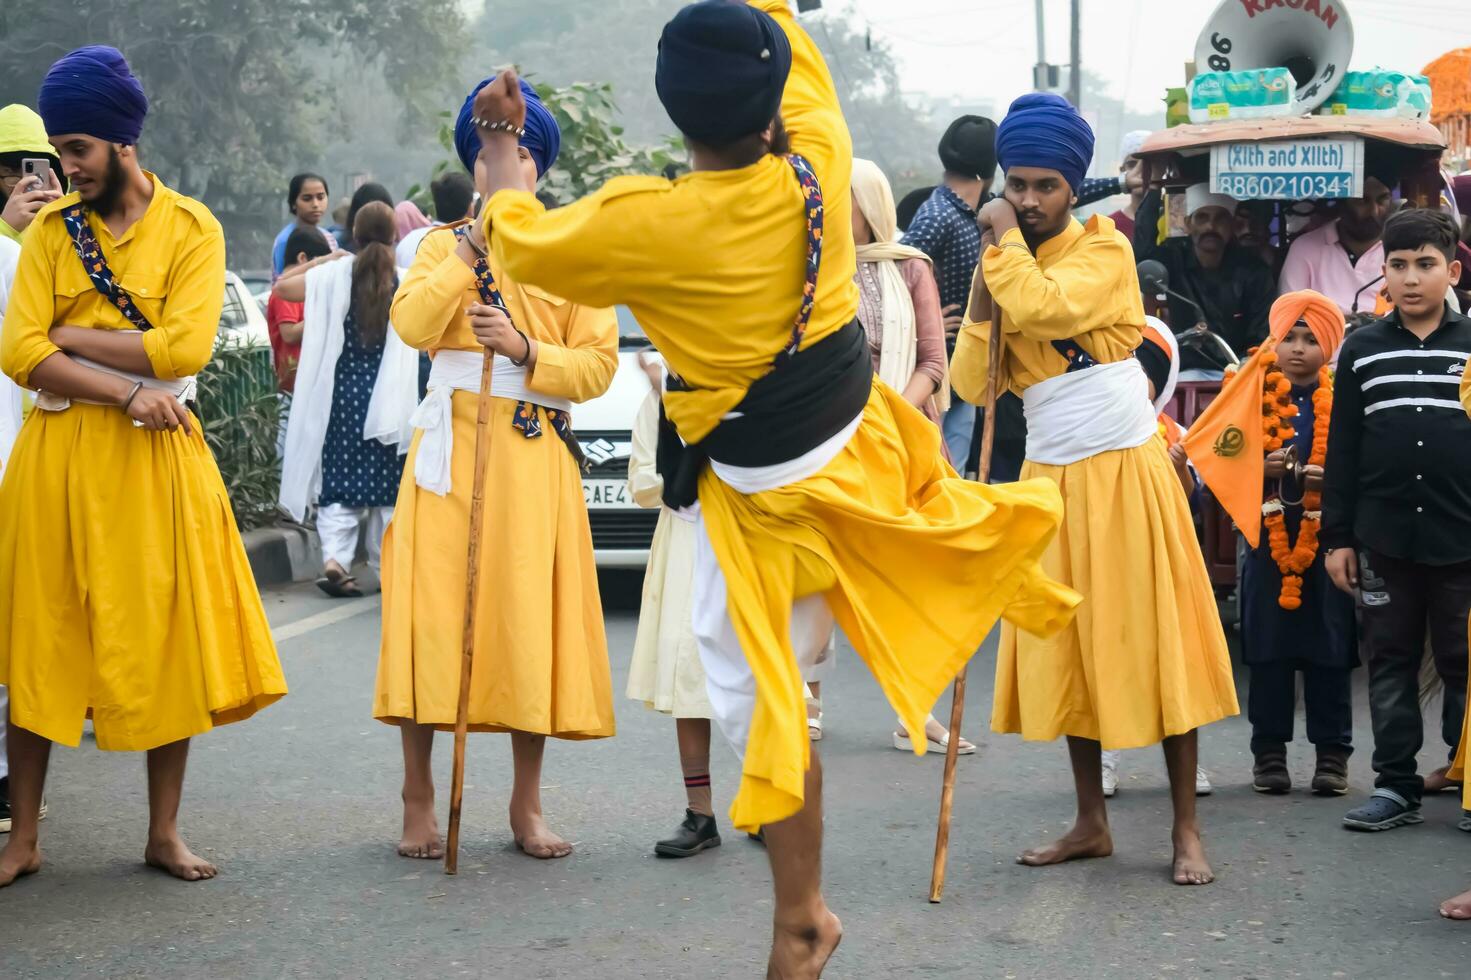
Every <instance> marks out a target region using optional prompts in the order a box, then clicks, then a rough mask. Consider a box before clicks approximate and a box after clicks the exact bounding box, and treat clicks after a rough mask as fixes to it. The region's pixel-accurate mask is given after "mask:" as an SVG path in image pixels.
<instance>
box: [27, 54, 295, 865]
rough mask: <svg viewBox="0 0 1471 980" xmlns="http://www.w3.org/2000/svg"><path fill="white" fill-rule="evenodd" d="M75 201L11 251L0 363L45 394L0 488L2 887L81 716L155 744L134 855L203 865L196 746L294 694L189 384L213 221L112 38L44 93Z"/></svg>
mask: <svg viewBox="0 0 1471 980" xmlns="http://www.w3.org/2000/svg"><path fill="white" fill-rule="evenodd" d="M40 108H41V118H42V120H43V121H44V122H45V125H46V132H47V133H48V134H49V136H50V141H51V145H52V146H54V147H55V148H56V151H57V155H58V157H59V158H60V161H61V167H62V169H63V171H64V172H65V174H66V176H67V179H68V180H69V181H70V182H71V186H72V187H73V188H74V191H73V193H71V194H68V195H66V196H64V197H62V198H61V199H60V200H58V201H56V202H54V203H52V204H50V205H48V206H46V207H45V208H44V209H42V211H41V212H40V214H39V215H37V217H36V220H35V222H34V223H33V224H32V225H31V227H30V230H29V231H28V232H27V233H26V236H25V242H24V244H23V246H22V248H21V255H20V266H19V269H18V270H17V273H16V277H15V287H14V290H13V291H12V293H11V295H10V303H9V307H8V308H7V310H6V314H5V327H4V332H3V336H0V369H3V370H4V372H5V373H6V374H7V375H9V376H10V377H11V378H13V379H14V380H15V382H16V383H17V384H19V385H21V386H22V387H25V388H31V389H34V390H36V391H37V392H38V395H37V398H36V410H35V411H34V412H32V413H31V415H30V417H29V418H28V419H27V420H26V422H25V424H24V426H22V428H21V431H20V434H19V436H18V437H17V438H16V441H15V447H14V449H13V450H12V452H11V456H10V460H9V463H8V465H7V466H6V468H5V475H4V481H3V483H0V623H4V624H5V626H4V628H3V629H0V683H4V684H7V685H8V686H9V689H10V721H11V724H10V735H9V741H10V746H9V749H10V762H11V768H10V805H11V811H12V816H13V826H12V830H11V834H10V839H9V841H8V842H7V843H6V845H5V850H4V851H3V852H0V886H4V885H8V884H10V883H11V882H12V881H14V880H15V879H16V878H17V877H19V876H21V875H25V874H30V873H32V872H34V871H36V870H38V869H39V868H40V866H41V851H40V847H39V844H38V837H37V820H38V818H39V813H40V808H41V792H42V789H43V787H44V784H45V779H46V763H47V759H48V758H49V756H50V752H51V743H52V742H60V743H62V744H63V745H76V744H77V743H78V742H79V741H80V739H81V735H82V721H83V719H84V718H85V717H86V716H87V715H88V714H89V713H90V714H91V716H92V723H93V728H94V730H95V732H96V735H97V746H98V747H99V748H101V749H110V750H121V751H140V752H147V754H148V804H149V826H148V844H147V847H146V848H145V850H144V852H143V853H144V859H145V860H146V861H147V862H148V863H149V864H150V865H153V866H154V867H157V868H161V869H163V870H164V871H166V872H168V873H169V874H171V875H174V876H175V877H178V878H182V879H184V880H185V881H200V880H203V879H206V878H213V877H214V876H215V874H216V869H215V866H214V865H213V864H211V863H210V862H208V861H206V860H204V859H203V858H201V857H199V856H197V855H195V854H194V853H193V852H192V851H191V850H190V849H189V847H188V846H187V845H186V844H185V843H184V841H183V838H181V837H180V836H179V829H178V824H177V819H178V811H179V801H180V798H181V796H182V793H183V788H184V766H185V762H186V760H187V758H188V755H189V740H190V738H192V737H193V736H195V735H199V734H202V733H203V732H207V731H209V730H210V729H211V728H214V727H215V726H217V725H225V724H229V723H230V722H234V721H240V720H242V719H245V718H248V717H250V716H251V715H252V714H254V713H255V712H256V711H257V710H259V709H261V708H263V707H265V706H266V705H268V704H271V703H272V702H274V701H276V700H277V699H278V698H280V697H282V696H283V695H284V694H285V693H286V682H285V680H284V679H283V678H282V676H281V665H280V662H279V661H278V660H277V657H276V649H275V645H274V644H273V642H272V640H271V631H270V627H269V625H268V624H267V623H266V616H265V611H264V609H262V607H261V602H260V596H259V594H258V593H257V592H256V587H255V580H254V578H253V577H252V575H251V571H250V564H249V562H248V561H247V560H246V557H245V549H244V546H243V545H242V544H241V541H240V535H239V532H238V531H237V530H236V528H235V519H234V517H233V515H232V514H231V512H230V503H229V497H228V496H227V494H226V492H225V486H224V483H223V482H222V481H221V479H220V473H219V470H218V469H217V468H216V467H215V462H214V458H213V457H212V456H211V455H210V451H209V448H208V447H207V446H206V445H205V442H204V434H203V432H202V431H201V430H200V428H199V420H198V419H196V418H195V417H194V415H193V413H192V412H191V411H190V410H189V408H188V404H189V402H191V401H192V400H193V398H194V389H195V385H194V375H195V374H196V373H198V372H199V370H200V369H201V368H203V367H204V365H205V363H206V362H207V361H208V360H209V358H210V355H211V354H212V352H213V350H214V341H215V333H216V331H217V330H218V329H219V324H220V307H221V304H222V302H223V295H224V281H225V239H224V235H223V233H222V232H221V230H220V224H219V222H218V221H216V220H215V218H214V216H213V215H212V214H210V212H209V210H208V209H207V208H206V207H205V206H204V205H203V204H200V203H199V202H198V201H194V200H191V199H189V198H187V197H183V196H181V195H180V194H178V193H177V192H176V191H173V190H171V189H170V188H168V187H166V186H164V184H163V182H162V181H160V180H159V179H158V178H157V177H155V176H154V175H153V174H151V173H149V172H148V171H146V170H143V169H142V168H141V167H140V166H139V165H138V137H139V135H140V134H141V132H142V129H143V118H144V115H145V114H146V113H147V111H148V100H147V98H146V97H145V96H144V94H143V87H142V85H140V84H139V82H138V80H137V79H136V78H134V77H133V73H132V72H131V71H130V70H129V69H128V63H127V62H126V61H125V60H124V59H123V56H122V54H121V53H119V52H118V51H117V50H115V49H113V48H106V47H86V48H80V49H78V50H76V51H73V52H71V53H70V54H68V55H66V56H65V57H63V58H62V59H61V60H60V61H58V62H56V64H55V65H53V66H52V67H51V70H50V71H49V72H48V73H47V75H46V79H45V81H43V82H42V83H41V95H40Z"/></svg>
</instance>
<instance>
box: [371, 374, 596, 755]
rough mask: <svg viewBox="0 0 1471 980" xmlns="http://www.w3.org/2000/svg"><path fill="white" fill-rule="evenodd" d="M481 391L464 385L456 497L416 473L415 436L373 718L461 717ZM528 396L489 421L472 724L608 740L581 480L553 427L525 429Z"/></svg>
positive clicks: (393, 539) (386, 574) (393, 536)
mask: <svg viewBox="0 0 1471 980" xmlns="http://www.w3.org/2000/svg"><path fill="white" fill-rule="evenodd" d="M477 398H478V396H477V395H476V394H475V393H474V392H466V391H456V392H455V393H454V427H455V429H454V432H455V438H454V458H453V460H452V461H451V480H452V482H453V489H452V490H451V491H450V492H449V493H448V494H446V495H445V496H443V497H441V496H439V495H437V494H434V493H431V492H430V491H428V490H424V489H422V488H420V487H419V486H418V485H417V484H416V483H415V482H414V461H415V459H416V458H417V456H418V450H419V438H420V436H415V439H414V445H413V447H412V449H411V450H410V452H409V458H408V460H407V462H406V464H405V466H404V475H403V482H402V483H401V484H400V485H399V491H398V506H397V508H396V509H395V511H394V514H393V521H392V523H391V524H389V526H388V534H387V536H386V537H385V538H384V540H383V641H382V647H381V650H380V653H379V657H378V683H377V690H376V692H375V694H374V697H373V716H374V717H375V718H377V719H378V720H379V721H383V722H387V723H388V724H398V723H399V722H400V721H402V720H404V719H408V720H410V721H414V722H417V723H419V724H421V725H433V726H435V727H437V728H439V729H442V730H450V729H453V728H454V724H455V708H456V705H457V703H458V700H459V689H460V660H461V656H462V645H463V635H464V615H465V559H466V548H467V546H468V541H469V537H470V495H471V489H472V486H473V484H474V477H475V474H474V470H475V411H476V401H477ZM515 406H516V403H515V402H513V401H510V400H509V399H505V398H494V399H492V410H491V417H490V425H489V429H488V430H487V435H488V437H489V439H490V461H489V466H488V480H487V482H486V489H485V516H484V522H483V524H482V525H481V540H480V579H479V590H478V599H479V604H478V606H477V607H476V613H475V616H476V619H475V653H474V661H473V665H472V667H471V671H470V728H471V730H473V731H477V732H507V731H518V732H534V733H538V734H542V735H552V736H556V737H557V738H572V739H579V738H606V737H607V736H609V735H612V734H613V730H614V724H613V693H612V691H613V682H612V678H611V676H610V673H609V670H608V645H607V640H606V639H605V637H604V634H603V610H602V602H601V600H600V598H599V596H598V577H597V567H596V564H595V563H594V561H593V551H592V531H591V530H590V529H589V527H588V523H587V508H586V506H585V505H584V504H583V498H582V481H581V478H580V476H579V475H578V472H577V464H576V462H575V461H574V460H573V459H572V454H571V453H570V452H569V451H568V449H567V446H566V444H565V443H563V442H562V440H561V439H560V438H558V436H557V434H556V433H555V432H554V431H552V427H551V425H550V424H547V423H545V422H544V424H543V426H542V435H541V436H539V437H538V438H535V439H528V438H526V437H525V436H524V435H523V434H522V433H521V432H520V431H519V430H517V429H515V428H513V427H512V425H511V418H512V415H513V414H514V412H515Z"/></svg>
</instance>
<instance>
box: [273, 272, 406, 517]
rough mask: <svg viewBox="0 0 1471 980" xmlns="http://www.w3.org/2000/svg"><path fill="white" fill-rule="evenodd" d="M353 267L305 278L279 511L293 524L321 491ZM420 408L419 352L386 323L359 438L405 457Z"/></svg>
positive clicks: (350, 298)
mask: <svg viewBox="0 0 1471 980" xmlns="http://www.w3.org/2000/svg"><path fill="white" fill-rule="evenodd" d="M353 262H354V259H353V258H352V257H351V256H349V257H345V258H341V259H338V260H336V261H334V262H328V263H327V264H325V265H321V266H317V267H316V268H314V269H311V270H309V271H308V272H307V273H306V306H305V308H304V310H303V313H304V323H303V328H304V329H303V332H302V338H301V362H300V364H299V365H298V366H297V369H296V390H295V393H294V394H293V395H292V397H291V415H290V417H289V419H288V420H287V424H286V453H285V457H284V458H283V460H282V463H281V496H280V502H281V506H282V507H283V508H285V510H286V512H287V513H289V514H290V515H291V516H292V517H293V518H294V519H296V520H298V521H300V520H303V519H305V517H306V510H307V507H308V506H309V505H310V504H312V503H313V502H315V500H316V497H317V494H318V492H320V490H321V488H322V445H323V443H324V442H325V441H326V438H327V422H328V421H329V420H330V418H331V417H332V389H333V387H334V385H335V384H336V379H337V359H338V357H340V356H341V355H342V345H343V343H344V340H345V338H346V333H345V331H344V329H343V324H344V321H346V319H347V311H348V308H349V307H350V306H351V304H352V266H353ZM404 275H405V270H403V269H399V270H398V276H399V279H400V280H402V279H403V277H404ZM418 401H419V352H418V351H416V350H414V349H413V348H412V347H410V346H409V345H408V344H405V343H404V342H403V340H401V339H400V338H399V336H398V332H397V331H396V330H394V329H393V323H392V322H391V321H390V322H389V324H388V330H387V332H386V334H385V336H384V343H383V359H382V360H381V361H380V362H379V363H378V377H377V379H376V380H375V381H374V382H373V395H372V397H371V398H370V399H369V400H368V414H367V417H366V418H365V419H364V420H363V438H364V439H376V440H378V441H379V442H381V443H383V444H384V445H385V446H393V445H397V446H398V451H399V453H400V454H403V453H406V452H408V451H409V441H410V440H411V439H412V438H413V435H414V427H413V425H412V424H411V422H410V419H411V418H412V417H413V414H414V409H415V407H416V406H417V405H418Z"/></svg>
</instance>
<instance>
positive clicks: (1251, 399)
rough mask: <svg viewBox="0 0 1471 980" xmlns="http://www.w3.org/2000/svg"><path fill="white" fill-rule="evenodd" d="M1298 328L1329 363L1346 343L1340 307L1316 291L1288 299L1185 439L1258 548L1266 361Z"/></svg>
mask: <svg viewBox="0 0 1471 980" xmlns="http://www.w3.org/2000/svg"><path fill="white" fill-rule="evenodd" d="M1299 322H1303V323H1306V324H1307V325H1308V329H1309V330H1311V331H1312V332H1313V336H1314V337H1316V338H1317V339H1318V345H1319V346H1320V347H1322V348H1323V359H1324V361H1325V362H1326V361H1327V360H1328V359H1330V358H1332V357H1333V352H1334V351H1335V350H1337V349H1338V345H1339V344H1341V343H1343V313H1342V312H1341V311H1340V310H1339V309H1338V304H1337V303H1335V302H1333V301H1332V300H1331V299H1329V298H1328V297H1326V296H1324V295H1323V294H1322V293H1318V292H1314V291H1313V290H1311V289H1304V290H1300V291H1299V292H1295V293H1288V294H1287V295H1286V296H1282V297H1280V298H1279V299H1278V300H1277V302H1275V303H1273V304H1272V312H1271V314H1270V315H1269V317H1268V323H1270V325H1271V332H1270V333H1269V334H1268V336H1267V339H1266V340H1265V341H1263V343H1262V346H1261V349H1260V350H1258V351H1257V352H1256V353H1254V354H1252V356H1251V357H1250V358H1248V359H1247V361H1246V363H1245V364H1243V365H1241V369H1240V370H1239V371H1237V372H1236V374H1235V376H1233V377H1232V378H1230V379H1229V380H1228V381H1227V382H1226V384H1225V386H1224V387H1223V388H1222V389H1221V393H1220V394H1219V395H1218V396H1216V399H1215V401H1213V402H1211V403H1210V405H1209V406H1208V407H1207V408H1206V410H1205V411H1204V412H1202V413H1201V415H1200V417H1199V418H1198V419H1196V420H1195V424H1194V425H1192V426H1191V427H1190V431H1189V432H1188V433H1187V434H1186V436H1185V439H1184V443H1185V452H1186V453H1187V454H1189V456H1190V461H1191V462H1192V463H1194V464H1195V470H1196V472H1197V473H1199V474H1200V479H1201V480H1202V481H1203V482H1204V483H1205V485H1206V486H1208V487H1210V490H1211V493H1213V494H1214V495H1215V497H1216V500H1218V501H1219V502H1220V504H1221V507H1222V508H1224V509H1225V511H1226V513H1228V514H1230V515H1231V519H1232V520H1233V521H1235V522H1236V526H1237V527H1238V528H1240V529H1241V533H1242V535H1243V536H1245V538H1246V540H1247V542H1248V543H1249V544H1250V545H1251V546H1252V547H1253V548H1255V547H1256V546H1257V545H1258V544H1259V543H1260V542H1261V528H1262V483H1263V479H1264V472H1265V467H1264V465H1263V459H1264V454H1263V450H1262V443H1263V436H1262V385H1263V383H1264V381H1265V379H1266V374H1267V355H1268V354H1269V353H1271V352H1272V351H1274V350H1275V349H1276V347H1277V345H1278V344H1280V343H1281V342H1282V339H1283V338H1284V337H1286V336H1287V334H1288V332H1289V331H1291V330H1292V328H1293V327H1294V326H1295V325H1296V324H1297V323H1299Z"/></svg>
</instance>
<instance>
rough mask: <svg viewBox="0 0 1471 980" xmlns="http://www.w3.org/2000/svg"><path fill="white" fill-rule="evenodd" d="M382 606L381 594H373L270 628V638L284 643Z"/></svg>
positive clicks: (374, 610)
mask: <svg viewBox="0 0 1471 980" xmlns="http://www.w3.org/2000/svg"><path fill="white" fill-rule="evenodd" d="M382 607H383V601H382V597H381V596H373V597H372V598H371V599H370V600H369V601H367V602H363V601H362V600H359V601H357V602H350V603H347V604H345V605H342V606H338V607H337V608H336V609H327V610H325V611H323V612H319V613H316V614H315V615H312V616H308V617H306V618H305V619H298V620H296V621H295V622H291V623H287V624H286V625H284V626H277V627H276V628H275V629H273V630H271V639H273V640H275V641H276V642H277V643H285V642H286V641H287V640H294V639H296V638H297V637H298V636H304V635H306V634H307V633H311V632H313V631H314V630H319V629H322V628H323V627H325V626H331V625H333V624H334V623H340V622H342V621H343V620H345V619H352V618H353V617H354V616H361V615H363V614H364V613H367V612H376V611H377V610H379V609H381V608H382Z"/></svg>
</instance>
